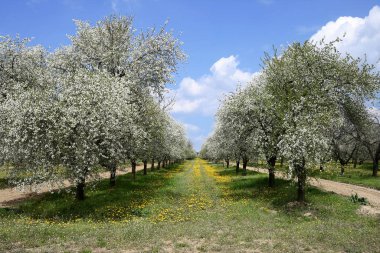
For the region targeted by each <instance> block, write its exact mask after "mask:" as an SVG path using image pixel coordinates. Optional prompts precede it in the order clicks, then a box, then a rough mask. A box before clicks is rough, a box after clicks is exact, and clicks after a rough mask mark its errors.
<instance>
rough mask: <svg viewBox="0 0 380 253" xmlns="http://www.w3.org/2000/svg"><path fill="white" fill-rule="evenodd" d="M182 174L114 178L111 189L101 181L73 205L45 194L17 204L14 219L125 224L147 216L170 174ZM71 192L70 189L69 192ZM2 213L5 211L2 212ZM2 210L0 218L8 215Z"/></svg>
mask: <svg viewBox="0 0 380 253" xmlns="http://www.w3.org/2000/svg"><path fill="white" fill-rule="evenodd" d="M181 170H183V167H182V166H178V165H171V166H169V167H168V168H166V169H160V170H155V171H154V172H150V173H148V175H145V176H144V175H143V174H142V171H140V172H138V173H137V176H136V180H132V177H131V175H130V174H125V175H122V176H118V177H117V182H116V186H115V187H112V188H111V187H110V186H109V180H107V179H104V180H101V181H99V182H98V183H97V184H96V185H93V186H91V185H89V186H88V187H86V195H87V196H86V199H85V200H84V201H77V200H75V199H74V196H73V194H72V193H68V192H66V191H61V192H54V193H46V194H42V195H39V196H38V197H37V198H32V199H28V200H26V201H24V202H21V203H20V204H19V205H18V206H17V207H16V208H17V209H14V208H12V209H9V208H8V209H9V210H17V212H18V213H20V214H18V215H22V216H23V217H29V218H32V219H48V220H54V221H58V222H59V221H69V220H75V219H91V220H98V221H101V220H125V219H127V220H128V219H132V218H133V217H141V216H144V215H147V212H148V211H149V210H147V209H146V208H145V207H146V206H147V204H148V203H149V201H151V200H152V199H154V198H155V196H156V195H157V194H158V193H159V192H160V190H161V189H162V188H164V187H166V186H167V185H169V184H170V174H173V173H177V172H179V171H181ZM70 190H71V191H75V189H74V188H70ZM4 210H5V211H4ZM6 210H7V209H3V210H2V211H1V212H0V215H12V214H14V212H7V211H6Z"/></svg>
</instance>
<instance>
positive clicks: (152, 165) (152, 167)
mask: <svg viewBox="0 0 380 253" xmlns="http://www.w3.org/2000/svg"><path fill="white" fill-rule="evenodd" d="M150 170H151V171H153V170H154V159H152V164H151V165H150Z"/></svg>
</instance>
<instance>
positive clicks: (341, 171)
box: [340, 163, 344, 176]
mask: <svg viewBox="0 0 380 253" xmlns="http://www.w3.org/2000/svg"><path fill="white" fill-rule="evenodd" d="M340 175H341V176H343V175H344V164H343V163H341V164H340Z"/></svg>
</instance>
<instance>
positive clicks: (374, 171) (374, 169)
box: [372, 159, 379, 177]
mask: <svg viewBox="0 0 380 253" xmlns="http://www.w3.org/2000/svg"><path fill="white" fill-rule="evenodd" d="M378 171H379V159H375V160H374V161H373V167H372V176H373V177H377V172H378Z"/></svg>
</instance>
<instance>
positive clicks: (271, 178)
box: [267, 156, 277, 187]
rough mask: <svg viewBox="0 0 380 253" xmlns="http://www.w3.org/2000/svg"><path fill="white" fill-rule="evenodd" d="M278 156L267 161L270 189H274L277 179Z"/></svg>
mask: <svg viewBox="0 0 380 253" xmlns="http://www.w3.org/2000/svg"><path fill="white" fill-rule="evenodd" d="M276 159H277V157H276V156H272V157H271V158H269V159H268V160H267V163H268V167H269V168H268V173H269V179H268V186H269V187H274V179H275V175H274V172H275V165H276Z"/></svg>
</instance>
